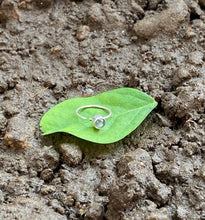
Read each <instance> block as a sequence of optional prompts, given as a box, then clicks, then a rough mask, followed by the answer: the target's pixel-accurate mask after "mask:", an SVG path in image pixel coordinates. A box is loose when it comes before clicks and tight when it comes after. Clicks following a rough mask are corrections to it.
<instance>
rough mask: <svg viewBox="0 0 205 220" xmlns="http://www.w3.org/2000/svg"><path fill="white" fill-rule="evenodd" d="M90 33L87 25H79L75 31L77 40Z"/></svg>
mask: <svg viewBox="0 0 205 220" xmlns="http://www.w3.org/2000/svg"><path fill="white" fill-rule="evenodd" d="M89 35H90V27H89V26H87V25H81V26H80V27H79V28H78V30H77V33H76V38H77V40H79V41H82V40H85V39H86V38H88V37H89Z"/></svg>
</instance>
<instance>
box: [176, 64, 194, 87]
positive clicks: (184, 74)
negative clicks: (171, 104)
mask: <svg viewBox="0 0 205 220" xmlns="http://www.w3.org/2000/svg"><path fill="white" fill-rule="evenodd" d="M190 78H191V74H190V73H189V71H188V70H187V69H186V68H185V67H184V66H181V67H179V68H178V69H177V70H176V71H175V73H174V76H173V79H172V84H173V85H174V86H177V85H180V84H181V83H182V82H183V81H185V80H187V79H190Z"/></svg>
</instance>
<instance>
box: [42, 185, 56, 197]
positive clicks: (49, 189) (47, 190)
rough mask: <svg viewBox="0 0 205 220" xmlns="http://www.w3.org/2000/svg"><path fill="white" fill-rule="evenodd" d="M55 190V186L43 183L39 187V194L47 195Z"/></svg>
mask: <svg viewBox="0 0 205 220" xmlns="http://www.w3.org/2000/svg"><path fill="white" fill-rule="evenodd" d="M55 191H56V187H55V186H47V185H43V186H42V187H41V194H42V195H48V194H51V193H54V192H55Z"/></svg>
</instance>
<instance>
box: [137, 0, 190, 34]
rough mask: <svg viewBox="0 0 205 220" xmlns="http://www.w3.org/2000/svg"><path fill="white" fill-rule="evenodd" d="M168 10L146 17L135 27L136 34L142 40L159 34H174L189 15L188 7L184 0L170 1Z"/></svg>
mask: <svg viewBox="0 0 205 220" xmlns="http://www.w3.org/2000/svg"><path fill="white" fill-rule="evenodd" d="M170 2H171V3H170V4H169V6H168V8H167V9H166V10H164V11H162V12H160V13H156V14H154V15H153V16H148V17H145V18H144V19H142V20H140V21H138V22H137V23H136V24H135V25H134V29H133V30H134V32H135V34H136V35H137V36H139V37H142V38H149V37H152V36H154V35H158V34H159V33H161V32H162V31H163V32H166V33H170V32H171V33H172V32H175V31H176V30H177V27H178V26H179V24H180V23H181V22H183V21H184V20H185V19H186V17H187V15H188V7H187V5H186V4H185V3H184V1H183V0H174V1H170Z"/></svg>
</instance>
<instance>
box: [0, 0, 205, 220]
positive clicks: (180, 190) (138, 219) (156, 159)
mask: <svg viewBox="0 0 205 220" xmlns="http://www.w3.org/2000/svg"><path fill="white" fill-rule="evenodd" d="M204 51H205V1H204V0H196V1H195V0H143V1H142V0H113V1H111V0H98V1H97V0H96V1H94V0H89V1H87V0H83V1H73V2H72V1H69V0H67V1H62V0H59V1H53V0H32V1H30V0H20V1H16V0H1V1H0V103H1V104H0V219H5V220H13V219H19V220H28V219H31V220H35V219H38V220H39V219H42V220H45V219H49V220H50V219H53V220H56V219H57V220H58V219H59V220H61V219H62V220H63V219H71V220H75V219H93V220H102V219H108V220H118V219H120V220H131V219H132V220H144V219H145V220H146V219H147V220H155V219H158V220H169V219H189V220H192V219H194V220H196V219H205V162H204V159H205V150H204V149H205V54H204ZM119 87H132V88H137V89H139V90H141V91H144V92H146V93H148V94H150V95H151V96H153V97H154V98H155V99H156V101H158V103H159V104H158V107H157V108H156V109H155V110H154V111H153V112H152V113H151V114H150V116H149V117H148V118H147V119H146V120H145V121H144V122H143V124H142V125H141V126H140V127H138V128H137V129H136V130H135V131H134V132H132V133H131V134H130V135H129V136H127V137H126V138H124V139H123V140H121V141H119V142H117V143H114V144H108V145H98V144H94V143H89V142H86V141H83V140H80V139H78V138H75V137H73V136H71V135H67V134H61V133H59V134H53V135H49V136H47V137H42V135H41V134H42V132H41V131H40V128H39V121H40V119H41V117H42V116H43V114H44V113H45V112H46V111H48V110H49V109H50V108H51V107H52V106H54V105H56V104H57V103H59V102H61V101H63V100H66V99H69V98H73V97H82V96H89V95H94V94H98V93H100V92H104V91H107V90H110V89H114V88H119Z"/></svg>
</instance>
